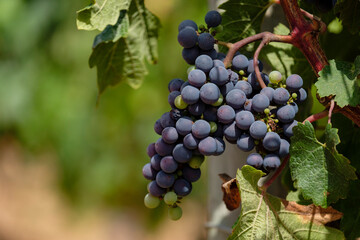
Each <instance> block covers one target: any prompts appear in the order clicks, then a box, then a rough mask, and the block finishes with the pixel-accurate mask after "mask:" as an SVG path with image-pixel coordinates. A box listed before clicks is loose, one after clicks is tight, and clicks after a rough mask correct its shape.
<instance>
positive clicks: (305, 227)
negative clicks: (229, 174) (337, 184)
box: [228, 165, 345, 240]
mask: <svg viewBox="0 0 360 240" xmlns="http://www.w3.org/2000/svg"><path fill="white" fill-rule="evenodd" d="M263 175H264V173H263V172H262V171H260V170H256V169H255V168H253V167H251V166H247V165H245V166H243V167H242V169H241V170H238V173H237V176H236V179H237V181H238V185H239V188H240V194H241V200H242V203H241V208H242V209H241V215H240V217H239V220H238V222H237V223H236V225H235V226H234V229H233V233H232V234H231V236H230V237H229V238H228V239H230V240H232V239H234V240H235V239H236V240H241V239H244V240H251V239H298V240H300V239H324V240H325V239H327V240H330V239H334V240H335V239H336V240H339V239H345V238H344V235H343V233H342V232H341V231H339V230H337V229H334V228H330V227H325V226H324V225H323V224H324V223H326V222H329V221H333V220H336V219H339V218H340V217H341V213H340V212H337V211H336V210H334V209H332V208H327V209H322V208H320V207H315V206H314V205H310V206H302V205H299V204H297V203H295V202H289V201H286V200H284V199H280V198H277V197H274V196H272V195H270V194H267V193H262V191H261V189H259V187H258V185H257V183H258V181H259V179H260V178H261V177H262V176H263Z"/></svg>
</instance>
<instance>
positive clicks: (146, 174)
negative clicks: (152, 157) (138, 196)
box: [142, 163, 157, 180]
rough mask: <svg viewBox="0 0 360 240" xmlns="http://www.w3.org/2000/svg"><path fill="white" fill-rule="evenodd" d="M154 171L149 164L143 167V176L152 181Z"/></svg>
mask: <svg viewBox="0 0 360 240" xmlns="http://www.w3.org/2000/svg"><path fill="white" fill-rule="evenodd" d="M156 173H157V172H156V171H155V170H154V169H153V168H152V167H151V164H150V163H147V164H145V165H144V167H143V169H142V174H143V176H144V177H145V178H146V179H148V180H154V179H155V177H156Z"/></svg>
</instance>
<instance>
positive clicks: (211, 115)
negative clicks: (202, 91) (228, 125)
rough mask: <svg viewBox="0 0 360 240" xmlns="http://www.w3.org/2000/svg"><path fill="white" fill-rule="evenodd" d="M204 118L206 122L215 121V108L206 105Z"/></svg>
mask: <svg viewBox="0 0 360 240" xmlns="http://www.w3.org/2000/svg"><path fill="white" fill-rule="evenodd" d="M203 117H204V120H206V121H208V122H216V121H217V108H216V107H212V106H206V107H205V111H204V114H203Z"/></svg>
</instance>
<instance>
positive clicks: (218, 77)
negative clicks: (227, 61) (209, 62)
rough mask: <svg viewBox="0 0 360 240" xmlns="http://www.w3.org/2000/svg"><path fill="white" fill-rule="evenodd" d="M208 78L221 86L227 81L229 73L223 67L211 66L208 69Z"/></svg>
mask: <svg viewBox="0 0 360 240" xmlns="http://www.w3.org/2000/svg"><path fill="white" fill-rule="evenodd" d="M209 78H210V81H211V82H212V83H215V84H216V85H218V86H222V85H224V84H225V83H226V82H227V81H229V73H228V71H227V70H226V68H224V67H213V68H212V69H211V70H210V73H209Z"/></svg>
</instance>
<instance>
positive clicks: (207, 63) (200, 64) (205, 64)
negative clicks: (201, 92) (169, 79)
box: [189, 55, 221, 87]
mask: <svg viewBox="0 0 360 240" xmlns="http://www.w3.org/2000/svg"><path fill="white" fill-rule="evenodd" d="M220 62H221V61H220ZM213 66H214V62H213V60H212V59H211V57H209V56H207V55H200V56H198V57H197V58H196V60H195V67H196V68H197V69H200V70H201V71H203V72H205V73H208V72H210V70H211V69H212V68H213ZM204 75H205V74H204ZM189 81H190V78H189ZM205 81H206V76H205ZM205 81H204V82H205ZM198 87H200V86H198Z"/></svg>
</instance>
